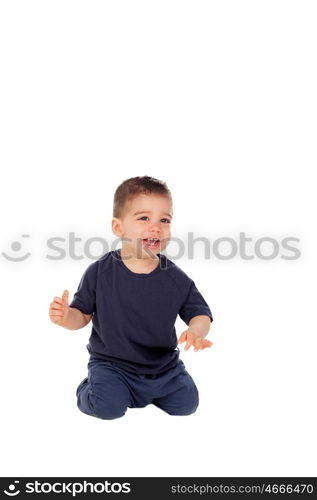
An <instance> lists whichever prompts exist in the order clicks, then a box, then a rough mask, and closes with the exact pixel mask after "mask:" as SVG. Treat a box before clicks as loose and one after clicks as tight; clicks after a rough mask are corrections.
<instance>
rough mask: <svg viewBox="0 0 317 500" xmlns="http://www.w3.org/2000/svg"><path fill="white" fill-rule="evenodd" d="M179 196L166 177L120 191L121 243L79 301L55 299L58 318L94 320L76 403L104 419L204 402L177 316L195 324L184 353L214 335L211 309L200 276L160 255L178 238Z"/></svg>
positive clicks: (53, 315)
mask: <svg viewBox="0 0 317 500" xmlns="http://www.w3.org/2000/svg"><path fill="white" fill-rule="evenodd" d="M171 221H172V196H171V193H170V191H169V189H168V187H167V186H166V184H165V183H164V182H162V181H159V180H157V179H154V178H153V177H148V176H143V177H132V178H130V179H127V180H125V181H124V182H122V183H121V184H120V185H119V187H118V188H117V189H116V192H115V195H114V204H113V219H112V231H113V233H114V234H115V235H116V236H118V237H119V238H120V239H121V240H122V248H121V249H118V250H112V251H110V252H107V253H106V254H105V255H103V256H102V257H101V258H99V259H98V260H96V261H95V262H93V263H92V264H90V265H89V266H88V268H87V269H86V271H85V272H84V274H83V276H82V278H81V280H80V283H79V286H78V289H77V292H76V293H75V294H74V298H73V300H72V302H71V303H70V304H69V303H68V290H65V291H64V293H63V295H62V298H60V297H54V299H53V302H52V303H51V304H50V308H49V316H50V319H51V321H52V322H53V323H55V324H57V325H59V326H62V327H64V328H67V329H68V330H78V329H79V328H83V327H84V326H86V325H87V324H88V323H89V322H90V320H91V319H92V330H91V336H90V338H89V343H88V344H87V350H88V352H89V354H90V357H89V361H88V365H87V368H88V377H86V378H84V379H83V380H82V381H81V383H80V384H79V386H78V388H77V391H76V396H77V406H78V408H79V409H80V410H81V411H82V412H83V413H85V414H87V415H91V416H94V417H97V418H101V419H106V420H110V419H115V418H119V417H122V416H124V414H125V413H126V411H127V408H144V407H145V406H147V405H149V404H153V405H155V406H157V407H158V408H160V409H161V410H163V411H165V412H167V413H168V414H169V415H190V414H192V413H194V412H195V411H196V409H197V407H198V404H199V396H198V390H197V387H196V385H195V383H194V380H193V379H192V377H191V376H190V374H189V373H188V372H187V371H186V368H185V365H184V363H183V361H182V360H181V359H179V348H178V347H177V337H176V332H175V326H174V325H175V321H176V318H177V315H178V314H179V316H180V318H181V319H182V320H183V321H184V322H185V323H186V325H187V326H188V328H187V329H186V330H185V331H184V332H183V333H182V334H181V335H180V338H179V340H178V343H182V342H186V345H185V349H184V350H185V351H186V350H188V349H189V348H190V346H193V348H194V350H195V351H198V350H199V349H205V348H207V347H210V346H211V345H212V342H210V341H209V340H207V339H206V338H205V337H206V336H207V334H208V332H209V328H210V324H211V322H212V321H213V317H212V314H211V311H210V309H209V306H208V304H207V303H206V302H205V300H204V298H203V296H202V295H201V293H200V292H199V291H198V289H197V288H196V286H195V283H194V281H193V280H192V279H191V278H189V277H188V276H187V274H186V273H185V272H184V271H183V270H182V269H180V268H179V267H178V266H177V265H176V264H175V263H174V262H173V261H171V260H170V259H168V258H167V257H166V256H165V255H163V254H162V253H160V252H161V251H162V250H164V249H165V248H166V247H167V245H168V242H169V239H170V237H171Z"/></svg>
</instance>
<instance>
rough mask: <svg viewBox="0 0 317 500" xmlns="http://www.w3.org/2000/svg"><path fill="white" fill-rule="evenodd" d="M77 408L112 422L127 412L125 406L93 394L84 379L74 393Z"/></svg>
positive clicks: (114, 400) (86, 380)
mask: <svg viewBox="0 0 317 500" xmlns="http://www.w3.org/2000/svg"><path fill="white" fill-rule="evenodd" d="M76 396H77V406H78V408H79V410H80V411H82V412H83V413H86V414H87V415H91V416H94V417H97V418H101V419H103V420H113V419H115V418H120V417H123V416H124V415H125V413H126V411H127V406H126V405H123V404H122V403H120V401H118V400H116V398H115V396H114V398H113V399H108V400H107V401H106V400H104V399H103V398H101V397H99V396H98V395H96V394H95V393H94V391H93V390H92V387H91V386H90V385H89V384H88V379H87V378H85V379H84V380H83V381H82V382H81V383H80V384H79V386H78V388H77V391H76Z"/></svg>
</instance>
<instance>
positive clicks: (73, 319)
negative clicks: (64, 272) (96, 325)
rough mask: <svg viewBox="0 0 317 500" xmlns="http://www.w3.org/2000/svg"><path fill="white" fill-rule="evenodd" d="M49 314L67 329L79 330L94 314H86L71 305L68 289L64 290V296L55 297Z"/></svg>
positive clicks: (55, 321) (56, 322)
mask: <svg viewBox="0 0 317 500" xmlns="http://www.w3.org/2000/svg"><path fill="white" fill-rule="evenodd" d="M49 316H50V319H51V321H52V322H53V323H55V324H57V325H59V326H63V327H64V328H67V330H79V329H80V328H83V327H84V326H86V325H87V324H88V323H89V321H90V320H91V317H92V314H84V313H82V312H81V311H80V310H79V309H76V308H75V307H69V305H68V290H64V293H63V296H62V298H60V297H54V300H53V302H51V304H50V310H49Z"/></svg>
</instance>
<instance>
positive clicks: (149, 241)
mask: <svg viewBox="0 0 317 500" xmlns="http://www.w3.org/2000/svg"><path fill="white" fill-rule="evenodd" d="M142 241H143V243H144V244H145V246H147V247H150V248H157V247H159V246H160V243H161V240H160V239H159V238H145V239H143V240H142Z"/></svg>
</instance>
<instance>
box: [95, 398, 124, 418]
mask: <svg viewBox="0 0 317 500" xmlns="http://www.w3.org/2000/svg"><path fill="white" fill-rule="evenodd" d="M126 411H127V407H126V406H123V405H120V404H118V403H116V401H108V402H106V401H104V400H102V399H100V398H96V399H95V401H94V404H93V415H94V417H97V418H101V419H102V420H114V419H115V418H120V417H123V416H124V415H125V413H126Z"/></svg>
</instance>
